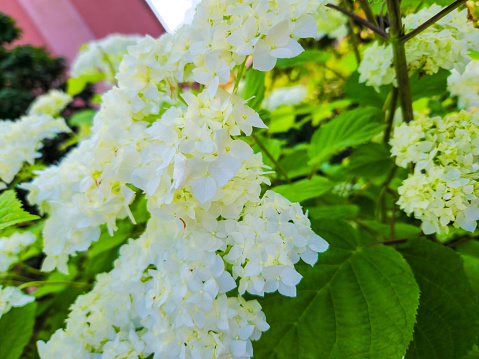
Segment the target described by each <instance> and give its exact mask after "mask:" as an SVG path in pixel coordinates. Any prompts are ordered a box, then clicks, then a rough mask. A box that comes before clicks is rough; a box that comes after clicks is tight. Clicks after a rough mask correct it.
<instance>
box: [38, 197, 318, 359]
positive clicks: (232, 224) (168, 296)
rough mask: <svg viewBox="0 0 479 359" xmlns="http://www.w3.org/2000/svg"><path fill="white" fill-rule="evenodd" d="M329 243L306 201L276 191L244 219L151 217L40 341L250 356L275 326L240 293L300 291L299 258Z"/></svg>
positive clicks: (80, 350) (51, 345)
mask: <svg viewBox="0 0 479 359" xmlns="http://www.w3.org/2000/svg"><path fill="white" fill-rule="evenodd" d="M192 223H193V222H192ZM326 249H327V243H326V242H325V241H324V240H322V239H321V238H320V237H319V236H317V235H315V234H314V233H313V232H312V231H311V228H310V225H309V221H308V219H307V217H306V216H305V215H304V214H303V212H302V210H301V208H300V207H299V205H298V204H291V203H289V202H288V201H287V200H286V199H285V198H283V197H282V196H280V195H278V194H275V193H273V192H268V193H267V194H266V195H265V197H264V198H263V200H262V201H261V202H259V203H256V204H254V205H250V206H247V207H245V209H244V212H243V219H242V220H236V221H235V220H221V221H217V220H215V219H211V220H206V221H203V222H201V223H194V224H190V223H188V224H187V225H186V227H185V228H179V227H178V226H171V225H170V222H166V221H162V220H159V219H156V218H155V217H152V219H151V220H150V221H149V223H148V227H147V230H146V232H145V233H144V234H143V235H142V236H141V237H140V238H139V239H137V240H130V242H129V244H127V245H124V246H123V247H122V248H121V250H120V257H119V259H118V260H117V261H116V263H115V268H114V269H113V271H111V272H110V273H108V274H104V275H101V276H99V277H98V282H97V284H96V286H95V288H94V289H93V290H92V291H91V292H90V293H88V294H86V295H84V296H80V297H79V298H78V299H77V301H76V303H75V304H74V305H73V307H72V312H71V314H70V317H69V319H68V320H67V327H66V329H65V330H59V331H57V332H56V333H55V334H54V335H53V337H52V338H51V340H50V341H49V342H48V343H43V342H40V343H39V352H40V355H41V356H42V358H47V357H48V356H52V355H53V356H54V355H55V354H60V353H63V354H65V353H72V352H73V353H76V356H75V357H77V358H97V357H98V358H99V357H101V358H117V357H119V356H120V357H131V358H138V357H141V358H146V357H148V356H149V355H151V354H154V358H163V357H175V358H176V357H184V358H224V357H228V355H230V357H233V358H249V357H251V356H252V355H253V352H252V345H251V340H257V339H259V337H260V335H261V332H263V331H265V330H267V329H268V328H269V325H268V324H267V323H266V318H265V316H264V313H263V312H262V311H261V306H260V305H259V304H258V302H257V301H246V300H244V299H243V298H242V297H241V294H243V293H244V292H245V291H248V292H249V293H251V294H258V295H264V293H265V292H274V291H277V290H279V292H280V293H282V294H284V295H288V296H295V295H296V285H297V284H298V283H299V281H300V279H301V275H299V274H298V273H297V272H296V271H295V269H294V263H296V262H297V261H298V260H299V259H300V257H301V258H302V259H303V260H305V261H306V262H308V263H311V264H313V263H315V262H316V260H317V256H318V253H317V252H318V251H324V250H326ZM228 265H232V267H233V269H232V273H233V275H232V274H231V273H230V272H229V271H228V270H226V269H225V268H226V267H227V266H228ZM233 278H241V279H240V282H239V283H240V284H239V293H240V296H231V297H227V296H226V295H225V293H226V292H228V291H230V290H231V289H233V288H235V287H236V283H235V280H234V279H233ZM93 353H102V354H101V355H102V356H101V355H99V354H93ZM121 355H122V356H121Z"/></svg>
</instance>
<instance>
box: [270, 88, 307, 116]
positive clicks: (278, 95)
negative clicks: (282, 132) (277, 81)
mask: <svg viewBox="0 0 479 359" xmlns="http://www.w3.org/2000/svg"><path fill="white" fill-rule="evenodd" d="M307 93H308V89H307V88H306V87H305V86H303V85H296V86H290V87H280V88H277V89H274V90H273V91H271V93H270V94H269V95H268V96H267V97H266V98H265V99H264V101H263V104H262V106H263V108H265V109H267V110H268V111H274V110H276V109H277V108H278V107H280V106H283V105H290V106H294V105H299V104H300V103H302V102H303V101H304V99H305V97H306V95H307Z"/></svg>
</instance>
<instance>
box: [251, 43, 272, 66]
mask: <svg viewBox="0 0 479 359" xmlns="http://www.w3.org/2000/svg"><path fill="white" fill-rule="evenodd" d="M270 52H271V48H270V47H269V46H268V45H267V44H266V43H265V42H264V40H259V41H258V42H257V44H256V45H255V47H254V52H253V68H254V69H255V70H259V71H269V70H271V69H272V68H273V67H274V66H275V65H276V58H275V57H273V56H271V54H270Z"/></svg>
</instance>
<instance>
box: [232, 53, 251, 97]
mask: <svg viewBox="0 0 479 359" xmlns="http://www.w3.org/2000/svg"><path fill="white" fill-rule="evenodd" d="M247 59H248V58H246V59H245V60H244V61H243V63H242V64H241V67H240V68H239V70H238V73H237V75H236V80H235V87H234V88H233V94H235V95H236V93H237V92H238V87H239V83H240V81H241V79H242V78H243V75H244V70H245V68H246V60H247Z"/></svg>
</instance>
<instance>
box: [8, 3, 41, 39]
mask: <svg viewBox="0 0 479 359" xmlns="http://www.w3.org/2000/svg"><path fill="white" fill-rule="evenodd" d="M0 12H3V13H5V14H7V15H9V16H11V17H12V18H13V19H14V20H15V22H16V25H17V27H20V28H21V29H22V32H23V33H22V37H21V38H20V40H18V41H16V42H15V43H16V44H31V45H34V46H43V45H47V43H46V41H45V39H44V38H43V37H42V35H41V34H40V33H39V32H38V30H37V28H36V26H35V24H34V23H33V21H32V19H30V17H29V16H28V14H27V13H26V12H25V10H24V9H23V7H22V5H20V3H19V2H18V1H17V0H0Z"/></svg>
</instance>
